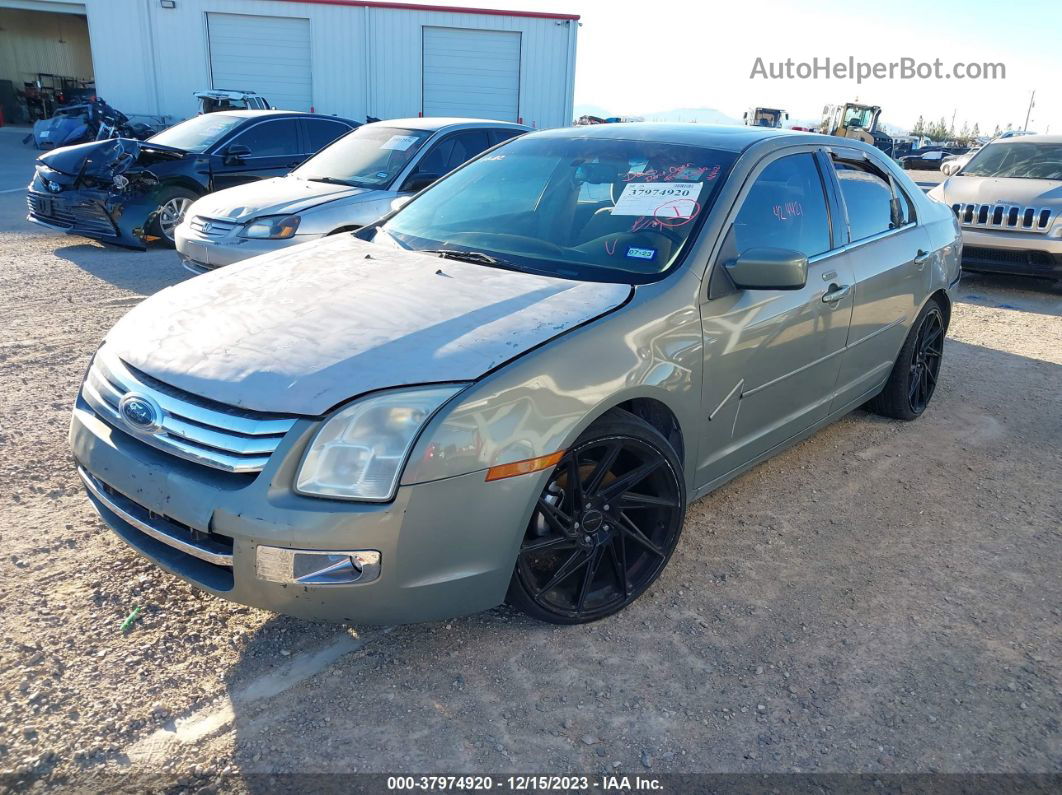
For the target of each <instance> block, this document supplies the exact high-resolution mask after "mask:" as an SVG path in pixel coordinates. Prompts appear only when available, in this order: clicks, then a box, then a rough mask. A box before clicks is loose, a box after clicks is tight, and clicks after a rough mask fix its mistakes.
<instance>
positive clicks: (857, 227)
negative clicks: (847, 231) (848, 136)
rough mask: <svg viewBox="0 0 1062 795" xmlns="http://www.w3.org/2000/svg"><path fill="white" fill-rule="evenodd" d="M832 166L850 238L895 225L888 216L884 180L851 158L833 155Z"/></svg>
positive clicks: (888, 191) (887, 187)
mask: <svg viewBox="0 0 1062 795" xmlns="http://www.w3.org/2000/svg"><path fill="white" fill-rule="evenodd" d="M833 167H834V169H835V170H836V171H837V179H838V181H839V182H840V184H841V196H843V197H844V203H845V206H846V207H847V208H848V224H849V226H850V227H851V230H852V240H853V241H856V240H862V239H863V238H865V237H870V236H871V235H876V234H879V233H880V232H887V231H888V230H890V229H895V228H896V227H897V226H898V225H899V224H898V223H897V222H896V219H893V215H892V212H893V203H892V185H891V184H890V183H889V181H888V180H886V179H885V178H884V177H882V176H881V175H880V174H879V173H878V172H877V171H875V170H873V169H872V168H870V167H869V166H867V165H865V164H863V163H856V162H854V161H851V160H839V159H836V158H835V159H834V161H833ZM901 204H902V202H901Z"/></svg>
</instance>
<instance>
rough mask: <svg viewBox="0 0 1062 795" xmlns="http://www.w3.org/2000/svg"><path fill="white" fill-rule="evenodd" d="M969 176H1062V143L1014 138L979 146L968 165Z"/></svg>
mask: <svg viewBox="0 0 1062 795" xmlns="http://www.w3.org/2000/svg"><path fill="white" fill-rule="evenodd" d="M962 173H963V175H964V176H967V177H1016V178H1018V179H1062V144H1037V143H1030V142H1028V141H1021V140H1011V141H1008V142H1007V143H995V144H989V145H988V146H985V147H983V148H982V149H980V150H979V151H978V152H977V154H975V155H974V156H973V157H972V158H971V159H970V162H969V163H967V164H966V168H964V169H963V170H962Z"/></svg>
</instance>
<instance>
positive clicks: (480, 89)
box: [423, 27, 520, 121]
mask: <svg viewBox="0 0 1062 795" xmlns="http://www.w3.org/2000/svg"><path fill="white" fill-rule="evenodd" d="M423 107H424V115H425V116H471V117H473V118H477V119H500V120H502V121H516V119H517V116H518V115H519V113H520V34H519V33H518V32H511V31H504V30H471V29H467V28H434V27H425V28H424V106H423Z"/></svg>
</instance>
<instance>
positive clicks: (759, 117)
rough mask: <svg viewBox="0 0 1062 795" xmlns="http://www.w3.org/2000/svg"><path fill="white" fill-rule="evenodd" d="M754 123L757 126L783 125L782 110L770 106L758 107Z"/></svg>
mask: <svg viewBox="0 0 1062 795" xmlns="http://www.w3.org/2000/svg"><path fill="white" fill-rule="evenodd" d="M753 124H754V125H755V126H756V127H781V126H782V111H780V110H771V109H770V108H757V109H756V113H755V118H754V119H753Z"/></svg>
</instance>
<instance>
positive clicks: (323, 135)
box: [302, 119, 350, 152]
mask: <svg viewBox="0 0 1062 795" xmlns="http://www.w3.org/2000/svg"><path fill="white" fill-rule="evenodd" d="M302 123H303V124H304V125H306V126H305V127H304V129H305V130H306V135H307V136H308V137H309V140H310V152H319V151H321V150H322V149H324V148H325V147H326V146H328V145H329V144H330V143H332V141H334V140H335V139H336V138H338V137H339V136H341V135H345V134H346V133H348V132H350V128H349V127H348V126H347V125H345V124H340V123H339V122H338V121H324V120H322V119H303V121H302Z"/></svg>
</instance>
